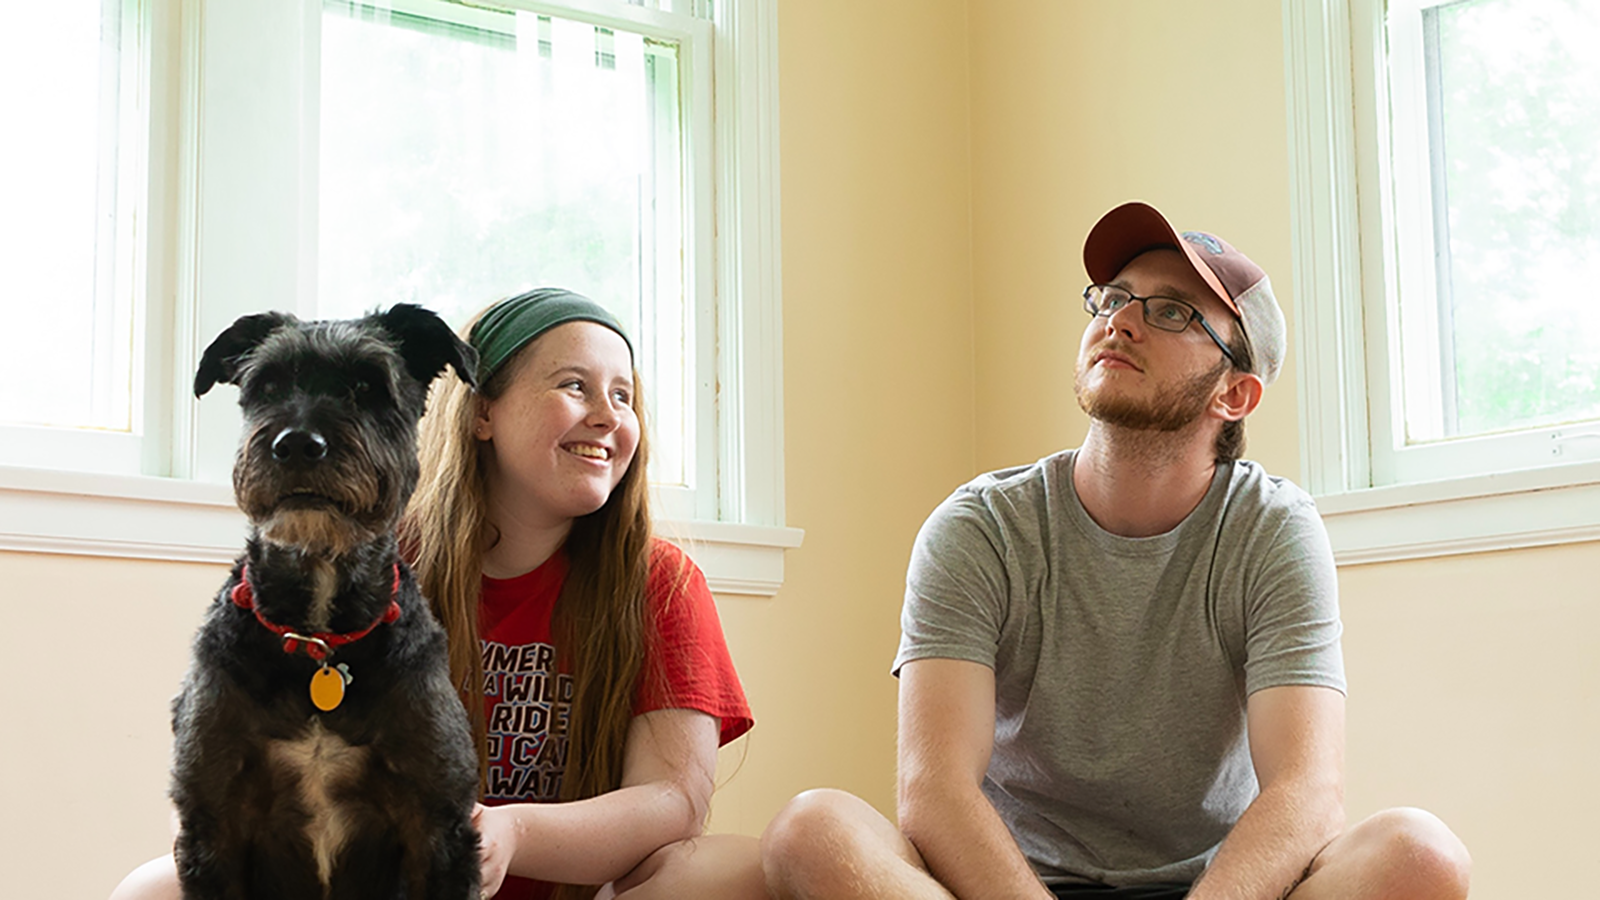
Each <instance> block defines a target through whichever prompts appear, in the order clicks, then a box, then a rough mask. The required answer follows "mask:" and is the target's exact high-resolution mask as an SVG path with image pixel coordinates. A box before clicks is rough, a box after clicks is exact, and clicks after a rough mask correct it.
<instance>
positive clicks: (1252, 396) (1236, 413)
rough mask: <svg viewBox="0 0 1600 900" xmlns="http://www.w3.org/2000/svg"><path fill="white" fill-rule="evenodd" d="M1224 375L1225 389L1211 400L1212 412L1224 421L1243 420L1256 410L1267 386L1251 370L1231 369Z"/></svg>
mask: <svg viewBox="0 0 1600 900" xmlns="http://www.w3.org/2000/svg"><path fill="white" fill-rule="evenodd" d="M1223 377H1224V379H1225V381H1224V386H1223V389H1222V390H1221V391H1220V392H1218V393H1217V395H1216V396H1215V397H1213V398H1212V400H1211V413H1212V414H1213V415H1215V416H1216V417H1217V418H1219V419H1221V420H1223V421H1224V422H1238V421H1241V420H1242V419H1244V417H1245V416H1248V415H1250V414H1251V413H1252V412H1255V409H1256V406H1257V405H1259V404H1260V403H1261V395H1262V393H1263V392H1265V391H1266V389H1267V386H1266V385H1265V384H1263V383H1262V382H1261V378H1260V376H1258V375H1252V374H1250V373H1249V372H1238V371H1231V372H1229V373H1228V374H1227V375H1225V376H1223Z"/></svg>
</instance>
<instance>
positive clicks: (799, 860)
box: [761, 788, 894, 884]
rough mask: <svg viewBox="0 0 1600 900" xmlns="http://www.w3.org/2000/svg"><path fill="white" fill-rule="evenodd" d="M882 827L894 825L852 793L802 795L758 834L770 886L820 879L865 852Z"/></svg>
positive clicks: (827, 790) (828, 790) (826, 791)
mask: <svg viewBox="0 0 1600 900" xmlns="http://www.w3.org/2000/svg"><path fill="white" fill-rule="evenodd" d="M874 820H876V821H874ZM880 823H881V824H880ZM885 827H886V828H888V829H891V830H892V829H893V827H894V826H892V825H890V824H889V823H888V821H887V820H886V819H884V818H883V817H882V816H881V815H880V814H879V813H878V812H877V811H876V810H874V809H873V808H872V806H871V805H870V804H868V803H867V802H866V801H865V800H862V799H861V798H859V797H857V796H855V795H853V794H849V793H846V792H845V791H840V790H834V789H831V788H821V789H817V790H811V791H806V792H805V793H803V794H800V795H799V796H797V797H795V798H794V799H793V800H790V801H789V802H788V804H787V805H785V806H784V808H783V809H782V810H779V812H778V814H777V815H776V816H774V817H773V819H772V822H771V823H770V824H768V825H767V829H766V831H765V832H764V833H762V835H761V862H762V867H763V868H764V869H765V870H766V872H767V878H768V882H769V883H779V882H781V883H787V884H799V883H809V882H811V881H813V880H814V879H816V878H819V877H824V878H825V877H827V875H828V873H829V872H830V870H834V869H837V868H838V867H839V865H840V863H841V862H844V861H846V860H848V859H849V858H850V857H853V856H856V855H857V854H859V853H861V852H866V851H868V848H867V847H866V846H865V845H866V844H868V843H870V842H872V841H873V839H874V833H875V832H879V831H881V830H882V829H883V828H885ZM846 868H849V867H848V866H846Z"/></svg>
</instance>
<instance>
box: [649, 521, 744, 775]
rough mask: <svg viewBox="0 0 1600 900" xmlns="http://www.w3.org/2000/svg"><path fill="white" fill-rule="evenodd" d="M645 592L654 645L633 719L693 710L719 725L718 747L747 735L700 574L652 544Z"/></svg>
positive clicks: (678, 555)
mask: <svg viewBox="0 0 1600 900" xmlns="http://www.w3.org/2000/svg"><path fill="white" fill-rule="evenodd" d="M648 591H649V595H650V609H651V612H652V614H653V615H654V616H655V624H656V629H657V631H656V642H655V645H654V648H653V653H652V658H651V659H650V660H648V661H647V662H646V665H645V671H644V675H643V677H642V679H641V681H640V685H639V695H638V697H637V698H636V699H635V702H634V714H635V715H640V714H643V713H647V712H650V711H652V710H657V709H693V710H698V711H700V712H703V713H706V714H707V715H712V716H716V717H717V718H718V719H719V720H721V723H722V734H721V740H720V743H723V744H726V743H728V742H729V741H732V740H734V739H735V738H737V737H739V736H740V735H742V734H744V733H745V732H747V731H749V730H750V728H751V726H753V725H755V720H754V719H753V718H751V716H750V704H749V703H748V702H746V700H745V696H744V686H743V685H741V684H740V683H739V674H738V673H737V672H735V671H734V668H733V658H732V657H731V656H730V655H729V654H728V644H727V641H726V640H724V638H723V636H722V621H721V620H720V619H719V618H718V617H717V605H716V601H715V600H714V599H713V598H712V596H711V588H710V587H709V586H708V585H707V584H706V576H705V573H703V572H701V571H700V567H699V566H697V565H695V564H694V561H693V560H691V559H690V558H689V557H688V555H687V554H685V553H684V552H683V551H682V550H680V549H678V548H677V547H676V546H674V545H673V544H670V543H668V542H667V541H662V540H658V541H656V544H655V547H654V550H653V552H652V554H651V559H650V584H649V587H648Z"/></svg>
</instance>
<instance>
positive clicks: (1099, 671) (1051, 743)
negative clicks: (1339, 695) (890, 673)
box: [894, 451, 1345, 885]
mask: <svg viewBox="0 0 1600 900" xmlns="http://www.w3.org/2000/svg"><path fill="white" fill-rule="evenodd" d="M1074 458H1075V451H1065V452H1062V453H1058V454H1055V455H1053V456H1048V457H1046V458H1044V459H1042V460H1040V461H1039V462H1037V463H1035V464H1033V465H1031V466H1023V467H1019V468H1014V469H1003V470H1001V471H998V472H991V473H989V474H987V475H983V476H981V477H979V478H977V479H975V480H973V481H972V482H970V483H968V484H966V485H964V486H962V487H961V488H960V489H958V490H957V491H956V492H955V493H954V494H952V495H951V496H950V497H949V498H948V499H947V500H945V501H944V503H942V504H940V505H939V508H938V509H936V510H934V512H933V514H932V515H931V516H929V517H928V521H927V522H926V523H925V524H924V525H923V526H922V531H921V532H920V533H919V534H918V535H917V543H916V546H915V548H914V549H913V551H912V554H911V565H910V569H909V571H908V572H907V575H906V602H905V608H904V610H903V611H902V613H901V630H902V635H901V639H900V652H899V653H898V654H897V655H896V657H895V663H894V671H895V673H896V674H899V672H900V668H901V667H902V666H904V665H905V664H906V663H908V662H911V661H913V660H918V659H926V658H929V657H934V658H943V659H962V660H969V661H971V662H977V663H982V664H983V665H986V666H990V667H992V668H993V669H994V672H995V740H994V752H993V754H992V756H991V758H990V761H989V770H988V773H987V774H986V776H985V777H984V781H983V792H984V794H985V796H987V797H988V799H989V801H990V802H991V803H993V804H994V807H995V809H996V810H997V811H998V812H999V814H1000V818H1001V819H1002V820H1004V822H1005V824H1006V827H1008V828H1009V829H1010V830H1011V834H1012V835H1013V836H1014V837H1015V838H1016V841H1017V844H1018V845H1019V846H1020V847H1021V848H1022V852H1023V854H1024V855H1025V856H1027V858H1028V860H1029V862H1031V863H1032V864H1033V866H1034V869H1035V870H1036V871H1037V872H1038V873H1039V875H1040V876H1041V877H1042V878H1043V879H1044V880H1045V881H1046V882H1050V883H1055V882H1072V881H1082V880H1094V881H1104V882H1106V883H1109V884H1116V885H1124V884H1143V883H1150V882H1162V881H1172V882H1188V881H1193V880H1194V879H1196V878H1198V877H1199V875H1200V873H1201V872H1202V870H1203V869H1204V868H1205V866H1206V863H1207V862H1208V861H1209V860H1210V859H1211V856H1212V855H1213V854H1214V853H1215V852H1216V848H1217V845H1218V844H1220V843H1221V842H1222V839H1223V838H1224V837H1226V836H1227V833H1228V830H1229V829H1230V828H1232V827H1233V824H1234V823H1235V822H1236V821H1238V819H1239V816H1240V815H1241V814H1242V813H1243V812H1244V809H1245V807H1247V806H1248V805H1249V804H1250V802H1251V801H1252V800H1253V799H1254V798H1255V795H1256V792H1257V786H1256V779H1255V770H1254V769H1253V768H1252V766H1251V762H1250V750H1249V743H1248V741H1247V738H1246V734H1245V698H1247V697H1248V696H1249V695H1250V694H1252V693H1254V692H1255V691H1258V690H1261V689H1262V688H1268V687H1273V686H1275V685H1287V684H1298V685H1320V686H1324V687H1329V688H1333V689H1336V690H1339V691H1341V692H1342V691H1344V689H1345V682H1344V663H1343V660H1342V657H1341V655H1340V650H1339V633H1340V624H1339V609H1338V599H1337V585H1336V583H1335V577H1334V566H1333V553H1332V550H1331V548H1330V547H1329V545H1328V538H1327V534H1326V532H1325V531H1324V530H1323V527H1322V520H1321V519H1320V518H1319V517H1318V515H1317V511H1316V508H1315V506H1314V505H1313V504H1312V501H1311V498H1310V497H1308V496H1307V495H1306V494H1305V492H1303V491H1301V490H1300V489H1299V488H1297V487H1295V486H1294V485H1293V484H1291V483H1290V482H1288V481H1285V480H1283V479H1281V478H1274V477H1272V476H1269V475H1267V474H1266V473H1265V472H1263V471H1262V470H1261V467H1260V466H1258V465H1256V464H1255V463H1251V462H1239V463H1235V464H1234V465H1232V466H1219V467H1218V468H1217V474H1216V477H1215V478H1214V479H1213V481H1212V483H1211V488H1210V489H1209V490H1208V491H1207V493H1206V496H1205V498H1204V499H1203V500H1202V501H1201V502H1200V505H1199V506H1197V507H1196V508H1195V510H1194V511H1193V512H1192V513H1190V514H1189V516H1188V517H1187V518H1185V519H1184V520H1183V522H1182V523H1181V524H1180V525H1179V526H1178V527H1177V528H1175V529H1173V530H1172V531H1170V532H1167V533H1166V534H1162V535H1157V536H1155V537H1149V538H1125V537H1118V536H1116V535H1114V534H1111V533H1110V532H1107V531H1105V530H1104V529H1102V528H1100V527H1099V526H1098V525H1096V524H1095V523H1094V520H1092V519H1090V518H1089V515H1088V513H1086V512H1085V511H1084V508H1083V504H1082V503H1081V502H1080V501H1079V500H1078V496H1077V493H1076V492H1075V491H1074V489H1073V486H1072V466H1073V460H1074Z"/></svg>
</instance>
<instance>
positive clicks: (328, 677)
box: [311, 666, 344, 712]
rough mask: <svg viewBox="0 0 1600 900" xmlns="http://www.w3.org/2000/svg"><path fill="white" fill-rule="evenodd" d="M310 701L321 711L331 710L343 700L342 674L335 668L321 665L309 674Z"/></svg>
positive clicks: (337, 706) (336, 707)
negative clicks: (314, 672)
mask: <svg viewBox="0 0 1600 900" xmlns="http://www.w3.org/2000/svg"><path fill="white" fill-rule="evenodd" d="M311 702H312V704H314V705H315V706H316V707H317V709H320V710H322V711H323V712H332V711H333V710H335V709H338V708H339V704H341V703H343V702H344V676H343V674H341V673H340V672H339V671H338V670H337V669H333V668H329V667H328V666H323V667H322V668H320V669H318V670H317V672H316V674H315V675H312V676H311Z"/></svg>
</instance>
